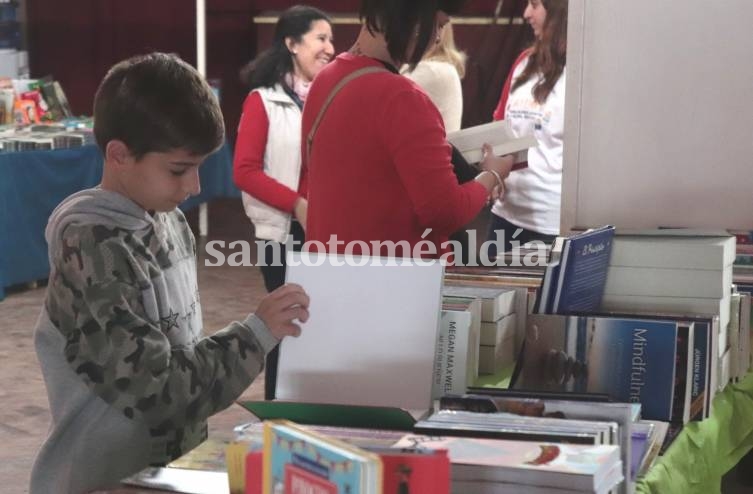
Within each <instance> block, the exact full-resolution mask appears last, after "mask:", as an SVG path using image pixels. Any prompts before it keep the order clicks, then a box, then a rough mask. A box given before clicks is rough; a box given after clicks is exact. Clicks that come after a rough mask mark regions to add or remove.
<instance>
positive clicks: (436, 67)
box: [403, 60, 463, 132]
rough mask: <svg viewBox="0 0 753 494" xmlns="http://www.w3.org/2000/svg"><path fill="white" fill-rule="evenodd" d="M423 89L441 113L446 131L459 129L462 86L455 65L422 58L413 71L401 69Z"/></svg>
mask: <svg viewBox="0 0 753 494" xmlns="http://www.w3.org/2000/svg"><path fill="white" fill-rule="evenodd" d="M403 75H405V76H406V77H407V78H409V79H411V80H412V81H413V82H415V83H416V84H418V85H419V86H420V87H421V89H423V90H424V91H425V92H426V94H427V95H429V98H430V99H431V101H432V102H433V103H434V105H435V106H436V107H437V109H438V110H439V113H440V114H441V115H442V120H443V121H444V128H445V131H447V132H454V131H456V130H460V121H461V119H462V118H463V88H462V86H461V84H460V76H459V75H458V71H457V70H456V69H455V66H454V65H452V64H451V63H449V62H442V61H440V60H422V61H421V62H419V63H418V65H416V68H415V70H414V71H413V72H406V71H403Z"/></svg>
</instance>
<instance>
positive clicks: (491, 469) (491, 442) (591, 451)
mask: <svg viewBox="0 0 753 494" xmlns="http://www.w3.org/2000/svg"><path fill="white" fill-rule="evenodd" d="M394 447H396V448H417V449H429V450H447V451H448V452H449V455H450V462H451V464H452V491H453V492H464V493H470V492H473V493H495V494H497V493H499V494H505V493H516V494H533V493H543V492H546V493H550V494H556V493H560V492H561V493H562V494H565V493H570V494H575V493H599V494H602V493H604V494H606V493H607V492H609V491H610V490H612V489H614V488H615V487H616V486H618V485H619V484H620V483H621V482H622V480H623V476H622V462H621V461H620V448H619V447H618V446H611V445H599V446H592V445H583V444H554V443H545V442H524V441H509V440H498V439H481V438H471V437H432V436H422V435H416V434H408V435H406V436H404V437H403V438H402V439H401V440H400V441H398V442H397V443H396V444H395V446H394ZM422 492H423V491H422Z"/></svg>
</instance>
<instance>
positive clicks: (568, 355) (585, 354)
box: [512, 314, 692, 422]
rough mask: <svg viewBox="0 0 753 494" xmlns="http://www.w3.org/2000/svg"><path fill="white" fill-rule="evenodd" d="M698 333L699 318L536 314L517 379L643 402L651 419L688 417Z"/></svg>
mask: <svg viewBox="0 0 753 494" xmlns="http://www.w3.org/2000/svg"><path fill="white" fill-rule="evenodd" d="M691 341H692V324H690V325H683V324H680V323H678V322H677V321H672V320H644V319H629V318H620V317H585V316H580V317H579V316H552V315H537V314H531V315H529V316H528V323H527V332H526V341H525V346H524V350H523V354H522V358H520V359H519V360H518V362H517V364H516V365H517V368H516V379H515V380H514V382H512V387H514V388H516V389H525V390H545V391H574V392H578V393H603V394H607V395H609V396H611V397H612V398H613V399H616V400H619V401H623V402H639V403H641V405H642V413H643V416H644V417H645V418H647V419H652V420H666V421H672V420H674V421H680V422H682V421H683V416H685V415H686V412H687V414H689V405H690V386H687V385H688V384H689V382H690V381H691V379H692V377H691V376H692V374H691V376H689V375H688V373H689V372H691V371H692V363H690V362H689V360H690V357H691V356H692V352H690V351H689V345H690V342H691ZM678 400H679V403H678ZM686 402H687V409H686V406H685V405H686ZM680 412H681V413H680ZM678 414H679V415H678Z"/></svg>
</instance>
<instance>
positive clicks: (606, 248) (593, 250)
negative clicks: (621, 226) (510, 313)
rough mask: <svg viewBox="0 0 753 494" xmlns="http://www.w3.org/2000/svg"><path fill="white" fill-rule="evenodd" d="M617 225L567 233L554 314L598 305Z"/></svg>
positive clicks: (595, 307) (555, 296)
mask: <svg viewBox="0 0 753 494" xmlns="http://www.w3.org/2000/svg"><path fill="white" fill-rule="evenodd" d="M613 238H614V227H612V226H604V227H601V228H597V229H594V230H588V231H585V232H583V233H580V234H578V235H574V236H572V237H568V238H567V239H565V242H564V244H563V245H562V255H561V257H560V267H559V274H558V276H557V286H556V289H555V291H554V299H553V301H552V310H551V313H552V314H571V313H575V312H593V311H596V310H598V309H599V306H600V305H601V297H602V295H603V294H604V285H605V283H606V280H607V267H608V266H609V256H610V254H611V251H612V240H613Z"/></svg>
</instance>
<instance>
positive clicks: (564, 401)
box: [414, 388, 667, 492]
mask: <svg viewBox="0 0 753 494" xmlns="http://www.w3.org/2000/svg"><path fill="white" fill-rule="evenodd" d="M474 391H475V393H474V394H467V395H463V396H447V397H444V398H442V399H441V400H440V410H439V411H438V412H435V413H434V414H432V415H431V416H429V417H428V418H426V419H424V420H421V421H419V422H417V423H416V427H415V428H414V430H415V432H417V433H419V434H424V435H426V436H442V437H448V436H449V437H472V438H483V439H506V440H515V441H526V442H548V443H567V444H583V445H614V446H617V447H618V448H619V451H620V453H619V455H620V460H621V462H622V467H623V471H622V476H623V477H624V479H626V481H625V482H624V484H623V485H622V486H621V487H620V488H619V489H618V490H617V491H616V492H632V489H633V487H634V482H635V480H636V479H637V478H639V476H641V475H642V474H643V473H645V471H646V470H647V469H648V468H649V466H650V465H651V464H652V463H653V461H654V459H655V458H656V456H657V455H658V452H659V450H660V449H661V447H662V446H663V444H664V439H665V434H666V431H667V426H666V424H665V423H663V422H658V421H647V420H642V419H641V405H640V404H638V403H620V402H608V401H604V400H606V399H607V397H606V396H604V395H597V394H591V395H585V394H582V393H581V394H578V395H575V394H571V393H547V392H528V393H526V392H521V391H511V390H501V389H489V388H475V390H474ZM542 396H544V397H543V398H542ZM473 492H475V491H473ZM489 492H496V491H489Z"/></svg>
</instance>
